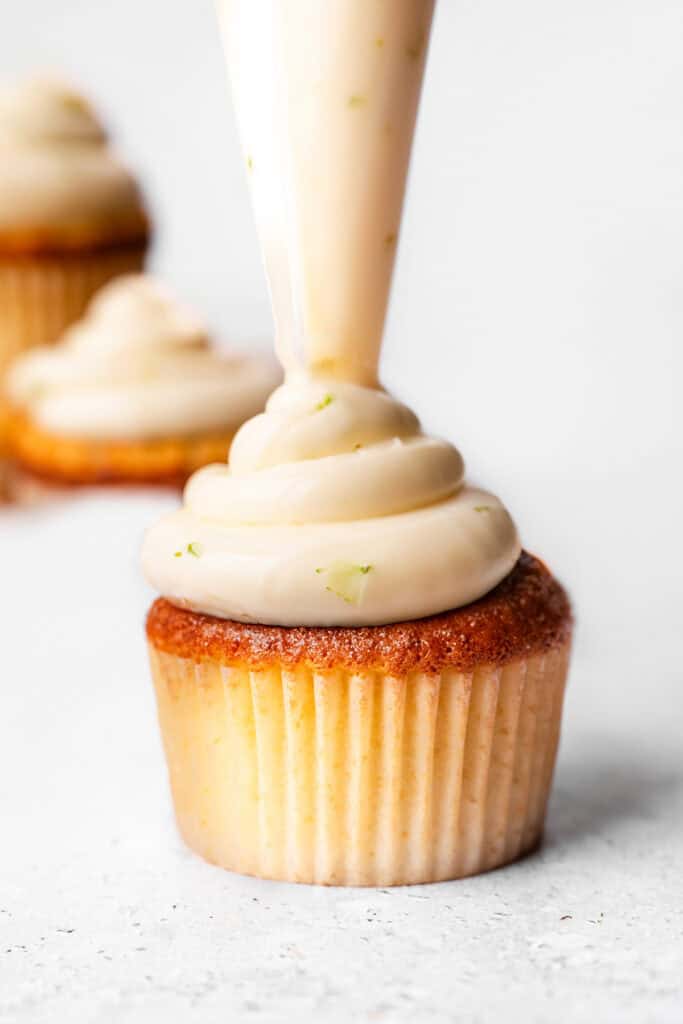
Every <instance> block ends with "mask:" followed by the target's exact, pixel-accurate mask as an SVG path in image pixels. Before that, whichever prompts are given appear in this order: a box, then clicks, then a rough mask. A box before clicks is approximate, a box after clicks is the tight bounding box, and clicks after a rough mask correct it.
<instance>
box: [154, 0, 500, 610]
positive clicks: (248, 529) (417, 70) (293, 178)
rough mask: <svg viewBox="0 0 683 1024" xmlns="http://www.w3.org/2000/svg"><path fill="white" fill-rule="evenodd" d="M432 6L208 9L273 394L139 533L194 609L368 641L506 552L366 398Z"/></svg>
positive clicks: (450, 450) (291, 1)
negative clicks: (239, 144)
mask: <svg viewBox="0 0 683 1024" xmlns="http://www.w3.org/2000/svg"><path fill="white" fill-rule="evenodd" d="M433 7H434V4H433V0H373V2H372V3H371V4H369V3H367V0H325V3H324V4H323V3H320V0H287V3H286V4H285V3H283V2H282V0H219V9H220V11H221V16H222V21H223V26H224V30H225V37H226V42H227V52H228V58H229V64H230V71H231V77H232V81H233V91H234V95H235V101H236V107H237V114H238V120H239V123H240V129H241V134H242V139H243V146H244V153H245V163H246V166H247V169H248V174H249V181H250V185H251V192H252V198H253V202H254V208H255V211H256V220H257V226H258V230H259V234H260V236H261V242H262V247H263V251H264V258H265V264H266V271H267V274H268V279H269V284H270V291H271V297H272V301H273V308H274V314H275V323H276V344H277V350H278V354H279V356H280V360H281V362H282V364H283V366H284V369H285V383H284V385H283V386H282V387H280V388H279V389H278V390H277V391H275V393H274V394H273V395H272V396H271V398H270V400H269V402H268V405H267V408H266V411H265V413H264V414H263V415H261V416H257V417H256V418H255V419H253V420H251V421H249V422H248V423H246V424H245V425H244V426H243V427H242V428H241V430H240V431H239V432H238V434H237V436H236V438H235V440H234V442H233V446H232V451H231V454H230V462H229V465H216V466H209V467H205V468H204V469H202V470H200V471H199V472H198V473H196V474H195V475H194V476H193V477H192V478H191V479H190V481H189V482H188V484H187V486H186V489H185V494H184V504H183V507H182V509H180V510H179V511H177V512H173V513H171V514H170V515H168V516H166V517H165V518H163V519H162V520H161V521H160V522H159V523H157V524H156V525H155V526H154V527H152V529H151V530H149V531H148V533H147V536H146V538H145V542H144V546H143V567H144V571H145V574H146V576H147V579H148V580H149V581H150V582H151V583H152V585H153V586H155V587H156V588H157V589H158V590H159V591H160V592H161V593H162V594H163V595H164V596H165V597H167V598H168V599H169V600H171V601H173V602H174V603H176V604H178V605H180V606H182V607H186V608H189V609H192V610H195V611H199V612H204V613H208V614H212V615H216V616H219V617H223V618H230V619H235V620H238V621H242V622H258V623H263V624H265V625H281V626H297V625H305V626H360V625H379V624H384V623H390V622H395V621H401V620H405V619H412V618H420V617H424V616H426V615H430V614H433V613H437V612H442V611H446V610H448V609H450V608H454V607H457V606H461V605H464V604H467V603H469V602H470V601H473V600H475V599H476V598H478V597H481V596H482V595H483V594H485V593H486V592H487V591H489V590H490V589H492V588H493V587H494V586H495V585H496V584H497V583H499V582H500V580H502V579H503V577H504V576H505V575H507V573H508V572H509V571H510V570H511V569H512V567H513V566H514V564H515V562H516V560H517V558H518V557H519V553H520V544H519V539H518V537H517V532H516V530H515V526H514V524H513V522H512V520H511V518H510V516H509V514H508V513H507V511H506V510H505V508H504V507H503V506H502V504H501V503H500V501H499V500H498V499H497V498H495V497H494V496H493V495H491V494H488V493H487V492H485V491H481V490H478V489H476V488H473V487H471V486H468V485H467V484H466V483H465V482H464V466H463V461H462V458H461V456H460V454H459V452H458V451H457V450H456V449H455V448H454V447H453V446H452V445H450V444H449V443H447V442H445V441H440V440H435V439H433V438H429V437H427V436H425V435H424V434H423V433H422V430H421V428H420V424H419V421H418V419H417V417H416V416H415V415H414V414H413V412H412V411H411V410H410V409H408V408H406V406H404V405H402V404H401V403H399V402H397V401H396V400H395V399H393V398H392V397H391V396H390V395H388V394H387V393H386V392H384V391H383V390H382V389H381V388H380V387H379V384H378V357H379V349H380V342H381V336H382V330H383V325H384V318H385V312H386V307H387V302H388V295H389V288H390V283H391V275H392V268H393V263H394V254H395V248H396V241H397V237H398V230H399V222H400V216H401V207H402V202H403V193H404V187H405V181H406V176H407V170H408V163H409V156H410V148H411V141H412V136H413V129H414V123H415V115H416V111H417V104H418V99H419V93H420V88H421V83H422V74H423V68H424V58H425V53H426V48H427V41H428V36H429V30H430V25H431V18H432V13H433Z"/></svg>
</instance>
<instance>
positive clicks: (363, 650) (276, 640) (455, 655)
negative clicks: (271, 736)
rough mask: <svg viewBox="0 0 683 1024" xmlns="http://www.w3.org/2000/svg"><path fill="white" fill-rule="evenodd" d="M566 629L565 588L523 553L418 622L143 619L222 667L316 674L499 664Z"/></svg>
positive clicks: (168, 613)
mask: <svg viewBox="0 0 683 1024" xmlns="http://www.w3.org/2000/svg"><path fill="white" fill-rule="evenodd" d="M571 623H572V617H571V608H570V605H569V599H568V597H567V594H566V593H565V591H564V589H563V588H562V586H561V585H560V584H559V583H558V582H557V580H556V579H554V577H553V576H552V575H551V574H550V572H549V571H548V569H547V568H546V567H545V566H544V565H543V563H542V562H540V561H539V560H538V559H536V558H534V557H533V556H532V555H529V554H527V553H526V552H524V553H523V554H522V555H521V556H520V559H519V561H518V562H517V565H516V566H515V568H514V569H513V570H512V572H511V573H510V574H509V575H508V576H507V577H506V578H505V579H504V580H503V581H502V583H500V584H499V585H498V586H497V587H496V588H495V589H494V590H492V591H491V592H490V593H488V594H487V595H486V596H485V597H482V598H481V599H480V600H478V601H475V602H474V603H472V604H469V605H466V606H465V607H463V608H458V609H456V610H454V611H450V612H444V613H443V614H441V615H433V616H431V617H430V618H426V619H418V620H415V621H412V622H399V623H395V624H393V625H390V626H361V627H344V628H341V627H339V628H331V629H330V628H323V627H317V628H312V627H303V626H302V627H280V626H259V625H248V624H244V623H239V622H232V621H229V620H225V619H218V618H214V617H213V616H210V615H202V614H198V613H196V612H191V611H187V610H185V609H182V608H178V607H176V606H175V605H172V604H171V603H170V602H169V601H167V600H165V599H164V598H160V599H158V600H157V601H155V602H154V604H153V605H152V608H151V609H150V612H149V615H148V617H147V635H148V637H149V640H150V641H151V643H152V644H153V645H154V646H155V647H156V648H157V649H159V650H161V651H165V652H167V653H170V654H176V655H178V656H180V657H184V658H191V659H194V660H198V661H217V662H219V663H220V664H223V665H235V664H246V665H247V666H249V667H256V666H258V667H266V666H268V665H269V664H279V665H285V666H287V667H290V668H294V667H296V666H297V665H299V664H306V665H309V666H311V667H313V668H315V669H319V670H321V671H324V670H330V669H336V668H339V669H347V670H352V671H354V670H355V671H372V670H381V671H384V672H389V673H391V674H395V675H402V674H405V673H407V672H413V671H418V672H440V671H443V670H444V669H446V668H453V669H457V670H459V671H463V672H467V671H471V670H472V669H473V668H475V667H476V666H478V665H492V664H493V665H499V664H500V665H502V664H505V663H507V662H509V661H514V660H515V659H516V658H521V657H526V656H528V655H530V654H534V653H538V652H541V651H543V650H548V649H550V648H552V647H556V646H558V645H559V644H561V643H562V642H564V641H565V640H566V639H567V638H568V636H569V633H570V630H571Z"/></svg>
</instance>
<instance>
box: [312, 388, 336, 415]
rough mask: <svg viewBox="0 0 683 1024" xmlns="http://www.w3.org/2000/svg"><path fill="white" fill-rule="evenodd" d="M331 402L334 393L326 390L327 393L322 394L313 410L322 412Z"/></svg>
mask: <svg viewBox="0 0 683 1024" xmlns="http://www.w3.org/2000/svg"><path fill="white" fill-rule="evenodd" d="M333 402H334V395H331V394H330V393H329V391H328V393H327V394H326V395H323V397H322V398H321V399H320V401H319V402H318V403H317V404H316V406H315V412H322V410H323V409H326V408H327V407H328V405H332V403H333Z"/></svg>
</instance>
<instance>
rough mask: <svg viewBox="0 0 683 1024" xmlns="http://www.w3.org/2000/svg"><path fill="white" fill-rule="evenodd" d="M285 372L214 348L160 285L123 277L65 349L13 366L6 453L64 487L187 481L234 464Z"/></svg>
mask: <svg viewBox="0 0 683 1024" xmlns="http://www.w3.org/2000/svg"><path fill="white" fill-rule="evenodd" d="M277 376H278V375H277V372H276V369H275V366H274V364H273V362H272V361H271V360H270V359H269V358H266V357H260V356H256V355H254V356H250V355H242V354H238V353H229V352H221V351H219V350H218V349H217V348H215V346H213V345H212V344H211V342H210V339H209V336H208V333H207V330H206V328H205V326H204V325H203V323H202V322H201V321H200V320H199V319H198V318H197V317H196V316H195V315H194V314H193V313H191V312H189V311H188V310H186V309H185V308H184V307H183V306H181V305H180V304H179V303H178V302H176V301H175V300H174V299H173V297H172V296H171V295H170V294H169V293H168V292H167V291H166V289H164V288H163V287H162V286H161V285H160V284H159V283H158V282H156V281H154V280H153V279H151V278H149V277H146V276H143V275H130V276H122V277H119V278H118V279H117V280H115V281H113V282H111V283H110V284H108V285H107V286H106V287H105V288H104V289H102V291H101V292H99V293H98V295H97V296H96V297H95V298H94V299H93V301H92V303H91V305H90V306H89V308H88V310H87V312H86V315H85V316H84V317H83V319H82V320H80V321H79V322H78V323H77V324H75V325H74V326H72V327H71V328H69V329H68V330H67V331H66V332H65V334H64V335H63V337H62V339H61V341H60V342H59V343H58V344H57V345H55V346H50V347H48V348H38V349H34V350H33V351H31V352H28V353H26V354H25V355H24V356H22V357H20V358H19V359H18V360H16V361H15V363H14V364H13V366H12V368H11V370H10V373H9V376H8V380H7V395H8V403H9V426H8V447H9V452H10V455H11V456H12V457H13V458H14V459H15V461H16V462H17V463H18V464H19V466H20V467H21V468H22V469H23V470H25V471H28V472H30V473H32V474H35V475H36V476H39V477H43V478H45V479H48V480H51V481H54V482H57V483H66V484H96V483H168V484H176V485H177V484H181V483H182V482H183V481H184V480H185V479H186V478H187V476H188V475H189V474H190V473H191V472H193V471H194V470H195V469H196V468H197V467H199V466H202V465H204V464H205V463H206V462H210V461H213V460H215V459H218V458H222V459H225V458H226V456H227V453H228V450H229V447H230V443H231V440H232V436H233V434H234V432H235V430H236V429H237V427H238V426H239V425H240V424H241V423H242V421H243V420H244V419H246V418H248V417H249V416H251V415H253V414H254V413H255V412H257V411H258V410H259V409H260V408H261V407H262V406H263V403H264V401H265V399H266V396H267V394H268V392H269V391H270V389H271V388H272V386H273V385H274V384H275V383H276V381H277Z"/></svg>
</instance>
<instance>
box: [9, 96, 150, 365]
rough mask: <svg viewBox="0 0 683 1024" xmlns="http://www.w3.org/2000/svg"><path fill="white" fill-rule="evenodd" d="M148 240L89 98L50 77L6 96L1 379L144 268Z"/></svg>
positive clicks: (139, 208) (131, 183) (137, 198)
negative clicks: (102, 291) (117, 282)
mask: <svg viewBox="0 0 683 1024" xmlns="http://www.w3.org/2000/svg"><path fill="white" fill-rule="evenodd" d="M148 236H149V225H148V220H147V215H146V213H145V208H144V204H143V201H142V198H141V195H140V192H139V190H138V187H137V185H136V183H135V180H134V179H133V178H132V177H131V175H130V173H129V171H128V170H127V169H126V168H125V167H124V166H123V165H122V164H121V163H120V161H119V159H118V158H117V156H116V155H115V154H114V153H113V152H112V150H111V149H110V147H109V146H108V144H107V137H106V134H105V130H104V128H103V127H102V124H101V123H100V121H99V119H98V117H97V115H96V113H95V111H94V110H93V109H92V107H91V106H90V104H89V103H88V101H87V100H86V99H84V98H83V97H82V96H80V95H79V94H78V93H76V92H74V91H73V90H71V89H69V88H68V87H66V86H64V85H60V84H58V83H56V82H51V81H45V80H32V81H29V82H27V83H24V84H21V85H18V86H15V87H7V88H4V89H2V90H0V377H1V376H2V373H3V370H4V368H5V367H6V365H7V364H8V363H9V361H10V360H11V359H12V358H13V356H14V355H15V354H16V353H18V352H20V351H21V350H22V349H25V348H28V347H29V346H31V345H37V344H47V343H50V342H52V341H54V340H55V339H56V338H57V337H58V336H59V335H60V334H61V333H62V331H63V330H64V329H65V328H66V327H67V326H68V325H69V324H71V323H73V321H75V320H77V319H78V317H80V316H81V315H82V313H83V310H84V309H85V307H86V305H87V303H88V301H89V300H90V298H91V297H92V295H93V294H94V293H95V292H96V291H97V290H98V289H99V288H100V287H101V286H102V285H103V284H105V283H106V282H107V281H109V280H110V279H111V278H113V277H116V276H117V275H119V274H122V273H127V272H131V271H138V270H140V269H141V268H142V265H143V263H144V258H145V252H146V249H147V243H148Z"/></svg>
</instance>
